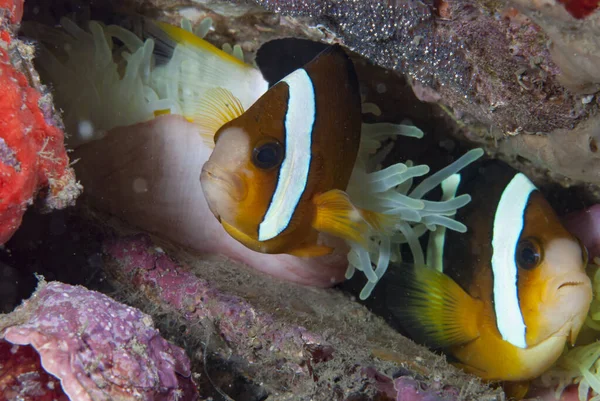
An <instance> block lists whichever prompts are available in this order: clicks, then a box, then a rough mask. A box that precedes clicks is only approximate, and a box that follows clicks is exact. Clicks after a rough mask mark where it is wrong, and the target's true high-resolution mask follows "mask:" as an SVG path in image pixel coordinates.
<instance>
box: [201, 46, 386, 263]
mask: <svg viewBox="0 0 600 401" xmlns="http://www.w3.org/2000/svg"><path fill="white" fill-rule="evenodd" d="M203 110H204V118H203V121H201V123H203V124H208V125H210V126H213V127H216V126H220V128H219V129H218V130H217V131H216V133H215V135H214V142H215V149H214V151H213V153H212V154H211V156H210V159H209V160H208V162H207V163H206V164H205V165H204V167H203V169H202V174H201V179H200V180H201V183H202V189H203V191H204V194H205V197H206V199H207V202H208V204H209V207H210V209H211V211H212V212H213V214H214V215H215V216H216V217H217V218H218V219H219V220H220V222H221V224H222V226H223V227H224V228H225V230H226V231H227V232H228V233H229V234H230V235H231V236H232V237H234V238H235V239H237V240H238V241H239V242H241V243H242V244H244V245H245V246H247V247H248V248H250V249H253V250H255V251H258V252H262V253H287V254H291V255H296V256H303V257H314V256H320V255H325V254H328V253H331V252H332V248H330V247H328V246H326V245H324V244H322V243H320V242H319V233H320V232H322V233H328V234H331V235H334V236H337V237H340V238H343V239H345V240H348V241H351V242H355V243H362V244H366V242H367V241H368V237H369V233H370V232H371V230H392V229H393V227H394V224H395V223H394V221H393V218H391V217H390V216H389V215H384V214H379V213H375V212H370V211H366V210H362V209H359V208H357V207H355V206H354V205H353V204H352V202H351V201H350V199H349V198H348V195H347V194H346V193H345V192H344V190H345V189H346V187H347V185H348V181H349V179H350V175H351V172H352V169H353V167H354V164H355V161H356V158H357V153H358V148H359V143H360V135H361V100H360V94H359V88H358V81H357V77H356V73H355V71H354V66H353V63H352V61H351V60H350V58H349V57H348V56H347V55H346V53H345V52H344V50H343V49H342V48H341V47H340V46H338V45H334V46H330V47H328V48H326V49H325V50H323V51H322V52H320V53H319V54H318V55H317V56H316V57H314V59H312V60H311V61H310V62H308V63H307V64H306V65H304V66H303V67H302V68H297V69H295V70H294V71H293V72H291V73H290V74H288V75H286V76H285V77H283V78H282V79H281V80H280V81H279V82H277V83H275V84H274V85H273V86H271V87H270V88H269V90H268V91H267V92H266V93H265V94H264V95H263V96H261V97H260V98H259V99H258V100H257V101H256V102H255V103H254V104H253V105H252V106H251V107H250V108H249V109H248V110H247V111H244V110H243V108H242V107H241V104H240V102H238V101H237V100H236V99H235V98H234V97H233V96H232V95H231V93H229V92H227V91H225V90H222V89H217V90H214V91H212V93H209V94H208V95H207V97H206V101H205V104H204V105H203Z"/></svg>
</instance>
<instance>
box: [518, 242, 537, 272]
mask: <svg viewBox="0 0 600 401" xmlns="http://www.w3.org/2000/svg"><path fill="white" fill-rule="evenodd" d="M515 259H516V262H517V265H518V266H519V267H520V268H522V269H526V270H531V269H533V268H535V267H537V266H538V265H539V264H540V262H541V261H542V249H541V247H540V244H539V243H538V242H537V241H536V240H535V239H533V238H526V239H524V240H521V241H519V244H518V245H517V254H516V255H515Z"/></svg>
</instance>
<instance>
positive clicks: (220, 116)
mask: <svg viewBox="0 0 600 401" xmlns="http://www.w3.org/2000/svg"><path fill="white" fill-rule="evenodd" d="M242 114H244V107H243V106H242V103H241V102H240V100H239V99H238V98H236V97H235V96H234V95H233V93H231V92H230V91H228V90H227V89H224V88H212V89H209V90H207V91H206V92H205V94H204V96H203V97H202V99H200V101H199V103H198V112H197V113H196V114H195V115H194V123H196V124H198V125H200V135H202V137H203V138H204V139H205V140H206V142H207V143H208V144H210V145H211V146H214V136H215V134H216V133H217V131H218V130H219V128H221V127H222V126H223V125H225V124H227V123H228V122H230V121H232V120H235V119H236V118H238V117H239V116H241V115H242Z"/></svg>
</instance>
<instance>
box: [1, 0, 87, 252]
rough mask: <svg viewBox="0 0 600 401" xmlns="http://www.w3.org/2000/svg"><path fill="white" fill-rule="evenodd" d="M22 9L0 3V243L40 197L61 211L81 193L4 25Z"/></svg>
mask: <svg viewBox="0 0 600 401" xmlns="http://www.w3.org/2000/svg"><path fill="white" fill-rule="evenodd" d="M3 9H4V10H3ZM6 10H7V11H8V12H4V13H3V11H6ZM22 10H23V1H22V0H0V18H2V16H3V17H4V18H8V21H2V20H0V244H3V243H5V242H6V241H7V240H8V239H10V237H11V236H12V234H13V233H14V232H15V230H16V229H17V228H18V227H19V225H20V223H21V219H22V216H23V213H24V212H25V209H26V208H27V205H29V204H31V203H32V202H33V200H34V197H35V196H36V195H37V194H38V193H39V194H42V195H43V196H42V197H43V198H44V204H45V206H46V207H47V208H48V209H59V208H63V207H66V206H68V205H70V204H72V202H73V201H74V199H75V198H76V197H77V195H78V194H79V192H80V191H81V186H80V185H79V184H77V183H76V182H75V177H74V174H73V171H72V169H71V168H70V167H69V159H68V157H67V152H66V150H65V147H64V136H63V132H62V130H61V129H60V128H58V127H57V126H56V125H55V121H54V120H53V117H52V114H53V110H52V105H51V101H50V99H49V97H48V96H44V95H42V93H40V92H39V91H38V90H36V89H34V88H33V87H32V86H31V84H32V82H37V76H35V77H34V75H35V72H34V70H33V68H31V67H30V65H31V63H30V60H28V59H27V56H23V52H24V51H25V50H24V49H25V47H26V45H24V44H23V43H19V42H16V41H14V40H13V39H12V32H11V31H10V30H9V28H8V27H7V26H8V24H7V22H9V21H10V23H17V22H19V20H20V18H21V16H22ZM5 27H6V28H5ZM28 66H29V69H27V68H28ZM21 70H22V71H23V72H21ZM25 73H27V76H26V75H25ZM30 81H32V82H30ZM37 86H41V85H39V84H38V85H37Z"/></svg>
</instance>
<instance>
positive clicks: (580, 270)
mask: <svg viewBox="0 0 600 401" xmlns="http://www.w3.org/2000/svg"><path fill="white" fill-rule="evenodd" d="M443 188H444V191H445V197H448V196H453V195H455V194H456V193H457V192H465V193H469V194H471V196H472V201H471V203H470V204H468V205H467V206H465V207H464V208H461V209H459V210H458V212H457V215H456V219H457V220H458V221H460V222H462V223H464V224H465V225H466V226H467V227H468V231H467V233H465V234H456V233H454V232H450V231H448V232H443V231H440V232H434V233H432V237H430V240H429V249H428V260H427V264H428V266H427V267H418V266H409V265H402V266H398V267H400V268H402V269H398V271H397V272H396V274H395V275H394V276H395V277H394V280H395V281H396V282H395V283H393V284H392V283H390V284H389V288H388V290H387V291H388V302H389V305H390V310H391V311H392V313H393V314H394V315H395V317H396V318H397V321H398V324H399V325H400V326H402V327H403V328H404V329H405V330H406V331H407V332H408V333H409V334H410V335H411V336H412V337H413V338H414V339H416V340H420V341H422V342H424V343H426V344H428V345H430V346H432V347H434V348H441V349H444V350H446V351H447V353H448V354H450V355H451V356H452V357H453V358H455V359H456V361H457V365H459V366H460V367H462V368H463V369H464V370H466V371H468V372H471V373H474V374H476V375H477V376H479V377H481V378H483V379H487V380H499V381H508V382H518V381H527V380H530V379H533V378H535V377H537V376H539V375H540V374H542V373H543V372H544V371H545V370H547V369H548V368H549V367H550V366H551V365H552V364H553V363H554V362H555V361H556V360H557V359H558V357H559V356H560V355H561V353H562V352H563V350H564V348H565V344H566V343H570V344H571V345H572V344H573V343H574V342H575V339H576V337H577V335H578V333H579V331H580V329H581V327H582V325H583V323H584V320H585V318H586V315H587V312H588V309H589V307H590V303H591V300H592V287H591V282H590V279H589V278H588V276H587V275H586V273H585V267H586V264H587V251H586V249H585V247H584V246H582V245H581V244H580V243H579V241H578V240H577V239H576V238H575V237H574V236H573V235H571V234H570V233H569V232H568V231H567V230H566V229H565V228H564V227H563V225H562V224H561V222H560V220H559V218H558V216H557V215H556V213H555V211H554V210H553V209H552V207H551V206H550V205H549V203H548V202H547V201H546V200H545V198H544V196H543V195H542V194H541V193H540V192H539V190H537V188H536V187H535V185H534V184H533V183H532V182H531V181H530V180H529V179H528V178H527V177H526V176H525V175H524V174H522V173H520V172H517V171H515V170H513V169H512V168H510V167H509V166H507V165H505V164H503V163H500V162H489V161H488V162H486V163H482V164H480V165H478V166H476V167H473V168H468V169H466V170H464V171H463V172H462V173H461V174H460V175H455V176H452V177H451V178H449V179H448V180H447V182H445V183H444V185H443Z"/></svg>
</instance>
